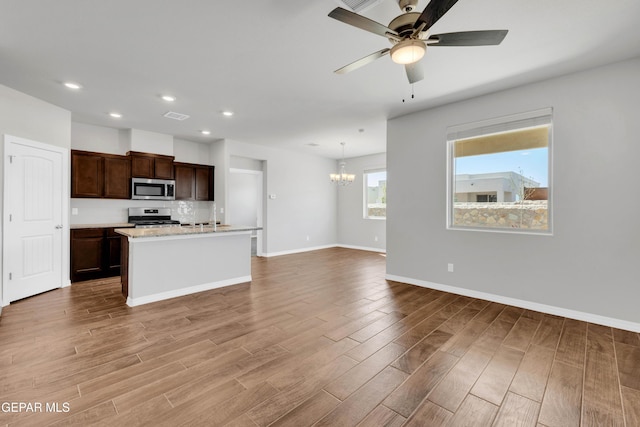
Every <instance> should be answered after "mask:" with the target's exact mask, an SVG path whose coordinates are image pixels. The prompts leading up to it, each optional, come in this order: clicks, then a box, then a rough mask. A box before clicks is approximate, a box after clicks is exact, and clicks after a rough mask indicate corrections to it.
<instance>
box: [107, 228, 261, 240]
mask: <svg viewBox="0 0 640 427" xmlns="http://www.w3.org/2000/svg"><path fill="white" fill-rule="evenodd" d="M254 230H262V227H252V226H243V225H217V226H216V227H213V226H212V225H203V226H199V225H196V226H190V225H189V226H184V225H183V226H181V227H157V228H118V229H116V230H114V231H115V232H116V233H118V234H121V235H123V236H126V237H129V238H133V239H136V238H139V237H169V236H187V235H190V234H194V235H195V234H211V233H230V232H234V231H254Z"/></svg>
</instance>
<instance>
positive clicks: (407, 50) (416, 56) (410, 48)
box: [391, 39, 427, 65]
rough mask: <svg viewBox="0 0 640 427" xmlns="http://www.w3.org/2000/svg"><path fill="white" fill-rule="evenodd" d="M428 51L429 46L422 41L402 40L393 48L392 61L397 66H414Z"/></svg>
mask: <svg viewBox="0 0 640 427" xmlns="http://www.w3.org/2000/svg"><path fill="white" fill-rule="evenodd" d="M426 51H427V44H426V43H425V42H423V41H422V40H416V39H407V40H402V41H401V42H399V43H398V44H396V45H395V46H393V47H392V48H391V60H392V61H393V62H395V63H396V64H403V65H406V64H413V63H414V62H418V61H420V60H421V59H422V57H423V56H424V53H425V52H426Z"/></svg>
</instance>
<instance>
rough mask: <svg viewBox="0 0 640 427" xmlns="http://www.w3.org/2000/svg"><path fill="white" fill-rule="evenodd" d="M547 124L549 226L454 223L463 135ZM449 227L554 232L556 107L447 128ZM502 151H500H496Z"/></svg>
mask: <svg viewBox="0 0 640 427" xmlns="http://www.w3.org/2000/svg"><path fill="white" fill-rule="evenodd" d="M540 125H546V126H547V146H546V147H547V189H548V197H547V229H546V230H536V229H529V228H509V227H483V226H481V225H461V224H454V203H455V200H454V199H455V194H454V192H455V181H456V166H455V161H456V157H455V143H456V141H458V140H460V139H465V138H470V137H471V138H473V137H481V136H484V135H491V134H495V133H501V132H508V131H514V130H519V129H527V128H531V127H535V126H540ZM446 144H447V147H446V148H447V149H446V153H447V154H446V155H447V166H446V173H447V176H446V186H447V188H446V199H447V200H446V229H447V230H454V231H482V232H491V233H515V234H530V235H538V236H553V187H554V185H553V108H551V107H548V108H543V109H539V110H534V111H529V112H524V113H519V114H512V115H508V116H502V117H496V118H492V119H487V120H482V121H477V122H471V123H466V124H461V125H455V126H450V127H448V128H447V137H446ZM496 153H498V152H496Z"/></svg>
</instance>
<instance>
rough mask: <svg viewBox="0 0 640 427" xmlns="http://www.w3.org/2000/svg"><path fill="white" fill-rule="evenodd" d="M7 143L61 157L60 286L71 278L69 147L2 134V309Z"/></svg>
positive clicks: (1, 295)
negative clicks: (50, 152)
mask: <svg viewBox="0 0 640 427" xmlns="http://www.w3.org/2000/svg"><path fill="white" fill-rule="evenodd" d="M9 144H16V145H22V146H25V147H28V148H33V149H37V150H45V151H52V152H54V153H59V154H60V157H61V158H62V165H61V167H62V188H61V190H62V194H61V195H60V197H61V198H62V200H61V204H60V206H61V208H62V254H61V255H62V256H61V257H60V262H61V263H62V265H61V268H60V274H61V275H62V277H61V278H60V283H61V284H62V287H67V286H70V285H71V280H70V278H69V256H70V254H69V149H68V148H64V147H59V146H56V145H51V144H45V143H43V142H38V141H32V140H30V139H26V138H20V137H17V136H12V135H7V134H4V135H3V144H2V157H3V159H4V160H3V170H2V193H3V195H2V230H1V232H0V234H1V237H0V238H2V265H1V266H0V270H1V271H2V283H1V284H0V310H1V309H2V308H1V307H3V306H7V305H9V301H8V300H7V298H6V297H5V292H4V289H5V283H9V272H8V271H7V269H6V268H5V266H6V265H7V263H8V260H7V251H6V249H5V248H6V244H7V242H6V241H5V233H4V230H6V229H7V226H8V225H9V209H8V208H7V207H8V205H9V200H8V199H9V196H8V192H7V191H6V190H7V178H8V177H7V174H8V172H7V171H8V165H9V155H8V154H7V151H8V146H9ZM0 312H1V311H0Z"/></svg>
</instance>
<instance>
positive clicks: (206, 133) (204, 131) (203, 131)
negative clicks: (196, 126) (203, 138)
mask: <svg viewBox="0 0 640 427" xmlns="http://www.w3.org/2000/svg"><path fill="white" fill-rule="evenodd" d="M200 133H201V134H203V135H211V131H208V130H201V131H200Z"/></svg>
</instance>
